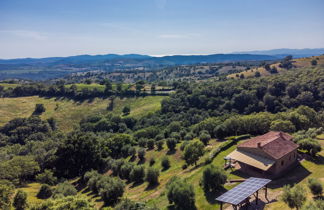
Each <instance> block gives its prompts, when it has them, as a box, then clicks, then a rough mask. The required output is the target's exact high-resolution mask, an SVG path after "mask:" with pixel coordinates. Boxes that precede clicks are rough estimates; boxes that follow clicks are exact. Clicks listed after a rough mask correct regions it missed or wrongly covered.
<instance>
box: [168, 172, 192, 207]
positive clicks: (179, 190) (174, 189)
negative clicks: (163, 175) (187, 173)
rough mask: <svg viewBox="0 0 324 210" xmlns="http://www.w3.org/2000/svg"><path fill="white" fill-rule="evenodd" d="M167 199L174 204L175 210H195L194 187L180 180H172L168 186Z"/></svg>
mask: <svg viewBox="0 0 324 210" xmlns="http://www.w3.org/2000/svg"><path fill="white" fill-rule="evenodd" d="M167 197H168V200H169V202H170V203H174V205H175V209H188V210H189V209H195V193H194V189H193V186H192V185H190V184H187V183H186V182H185V181H183V180H180V179H179V178H172V179H171V180H170V182H169V183H168V184H167Z"/></svg>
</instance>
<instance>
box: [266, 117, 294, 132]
mask: <svg viewBox="0 0 324 210" xmlns="http://www.w3.org/2000/svg"><path fill="white" fill-rule="evenodd" d="M270 129H271V130H273V131H283V132H289V133H292V132H295V130H296V127H295V125H294V124H293V123H292V122H291V121H289V120H275V121H272V122H271V125H270Z"/></svg>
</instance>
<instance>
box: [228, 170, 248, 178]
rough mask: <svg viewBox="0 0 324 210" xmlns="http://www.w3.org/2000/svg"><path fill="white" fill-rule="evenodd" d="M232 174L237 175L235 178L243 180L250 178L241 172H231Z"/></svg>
mask: <svg viewBox="0 0 324 210" xmlns="http://www.w3.org/2000/svg"><path fill="white" fill-rule="evenodd" d="M230 174H232V175H235V176H238V177H241V178H243V179H247V178H249V177H250V176H249V175H248V174H246V173H244V172H242V171H241V170H234V171H231V172H230Z"/></svg>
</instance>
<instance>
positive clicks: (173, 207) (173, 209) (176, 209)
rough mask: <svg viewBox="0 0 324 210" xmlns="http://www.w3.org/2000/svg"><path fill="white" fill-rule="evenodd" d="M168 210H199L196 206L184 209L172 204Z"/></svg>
mask: <svg viewBox="0 0 324 210" xmlns="http://www.w3.org/2000/svg"><path fill="white" fill-rule="evenodd" d="M167 209H168V210H180V209H182V210H183V209H185V210H197V207H196V206H190V207H184V208H177V207H176V206H175V205H173V204H171V205H169V206H167Z"/></svg>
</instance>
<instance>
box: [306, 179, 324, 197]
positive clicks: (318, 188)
mask: <svg viewBox="0 0 324 210" xmlns="http://www.w3.org/2000/svg"><path fill="white" fill-rule="evenodd" d="M308 187H309V189H310V191H311V192H312V194H313V195H314V196H320V195H322V193H323V186H322V184H321V182H320V181H319V180H317V179H314V178H310V179H308Z"/></svg>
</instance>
